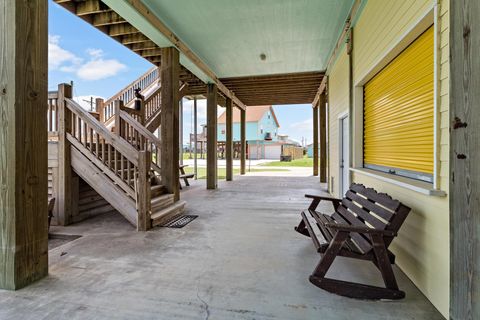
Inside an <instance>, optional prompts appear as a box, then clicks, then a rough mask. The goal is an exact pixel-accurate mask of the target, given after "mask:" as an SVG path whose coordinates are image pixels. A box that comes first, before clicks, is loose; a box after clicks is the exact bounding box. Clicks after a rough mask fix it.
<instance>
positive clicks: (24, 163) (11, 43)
mask: <svg viewBox="0 0 480 320" xmlns="http://www.w3.org/2000/svg"><path fill="white" fill-rule="evenodd" d="M47 8H48V1H46V0H30V1H26V0H24V1H11V0H0V48H1V49H0V115H1V116H0V190H1V191H0V288H2V289H10V290H15V289H20V288H22V287H24V286H26V285H28V284H30V283H32V282H34V281H36V280H38V279H40V278H42V277H44V276H46V275H47V273H48V229H47V228H48V224H47V215H48V211H47V190H48V186H47V167H48V160H47V153H48V149H47V90H48V88H47V83H48V79H47V74H48V70H47V68H48V58H47V43H48V39H47V33H48V30H47V28H48V26H47V21H48V15H47V10H48V9H47Z"/></svg>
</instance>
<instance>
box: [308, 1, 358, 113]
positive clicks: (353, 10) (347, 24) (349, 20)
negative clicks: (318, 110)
mask: <svg viewBox="0 0 480 320" xmlns="http://www.w3.org/2000/svg"><path fill="white" fill-rule="evenodd" d="M361 4H362V0H355V2H354V3H353V6H352V8H351V9H350V12H349V14H348V17H347V20H345V24H344V27H343V31H342V34H341V35H340V37H339V38H338V40H337V43H336V45H335V48H334V49H333V52H332V55H331V56H330V58H329V59H328V62H327V68H326V72H325V75H327V76H328V74H329V72H330V69H331V68H332V65H333V62H334V61H335V60H336V58H337V55H338V54H339V53H340V49H341V48H342V46H343V44H344V43H345V40H346V38H347V35H348V32H349V30H350V27H351V25H352V21H355V20H356V17H357V14H358V13H359V9H360V6H361ZM326 86H327V77H324V78H323V79H322V82H321V83H320V87H318V91H317V94H316V95H315V99H313V102H312V105H313V106H314V107H315V106H316V105H317V104H318V101H319V100H320V95H321V94H322V93H323V90H325V88H326Z"/></svg>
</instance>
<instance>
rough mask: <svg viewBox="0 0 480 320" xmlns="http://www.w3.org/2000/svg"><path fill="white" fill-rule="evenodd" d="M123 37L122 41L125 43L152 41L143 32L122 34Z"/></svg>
mask: <svg viewBox="0 0 480 320" xmlns="http://www.w3.org/2000/svg"><path fill="white" fill-rule="evenodd" d="M121 38H122V40H121V41H120V42H121V43H122V44H124V45H127V44H133V43H141V42H146V41H150V39H149V38H147V37H145V36H144V35H143V34H141V33H134V34H127V35H124V36H122V37H121Z"/></svg>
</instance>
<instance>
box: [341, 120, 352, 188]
mask: <svg viewBox="0 0 480 320" xmlns="http://www.w3.org/2000/svg"><path fill="white" fill-rule="evenodd" d="M340 135H341V139H340V144H341V146H340V147H341V149H340V155H341V157H340V180H341V186H340V191H341V193H342V196H344V195H345V193H347V191H348V188H349V187H350V174H349V166H350V148H349V133H348V116H346V117H344V118H342V119H340Z"/></svg>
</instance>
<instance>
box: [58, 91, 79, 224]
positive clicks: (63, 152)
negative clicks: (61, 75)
mask: <svg viewBox="0 0 480 320" xmlns="http://www.w3.org/2000/svg"><path fill="white" fill-rule="evenodd" d="M66 98H72V86H71V85H69V84H65V83H63V84H60V85H59V86H58V144H57V148H58V192H57V199H56V206H57V208H58V209H57V212H58V216H57V223H58V224H59V225H61V226H66V225H69V224H70V223H71V222H72V217H73V216H74V214H75V213H76V212H74V210H76V209H77V207H76V206H74V201H73V199H74V197H75V196H78V195H76V194H75V191H76V190H75V189H74V188H73V184H74V183H75V182H76V181H75V182H74V180H73V174H72V161H71V154H70V146H71V144H70V141H68V139H67V132H70V131H71V126H72V123H71V114H70V111H69V109H68V108H67V107H66V105H65V99H66Z"/></svg>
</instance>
